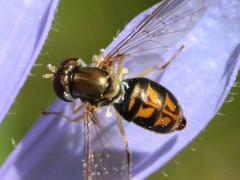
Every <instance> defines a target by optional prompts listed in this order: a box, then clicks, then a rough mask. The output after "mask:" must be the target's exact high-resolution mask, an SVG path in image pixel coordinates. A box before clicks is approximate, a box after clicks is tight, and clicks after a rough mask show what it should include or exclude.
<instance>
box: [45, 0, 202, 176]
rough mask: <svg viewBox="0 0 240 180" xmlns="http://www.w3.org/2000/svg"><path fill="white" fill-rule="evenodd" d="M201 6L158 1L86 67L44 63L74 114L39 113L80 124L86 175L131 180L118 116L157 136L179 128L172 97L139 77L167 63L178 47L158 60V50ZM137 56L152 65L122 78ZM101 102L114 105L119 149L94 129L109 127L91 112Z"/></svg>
mask: <svg viewBox="0 0 240 180" xmlns="http://www.w3.org/2000/svg"><path fill="white" fill-rule="evenodd" d="M204 9H205V7H204V0H163V1H161V2H160V3H158V4H156V5H155V6H153V7H152V8H150V9H148V10H146V11H144V12H143V13H141V14H140V15H139V16H137V17H136V18H135V19H133V20H132V21H131V22H130V23H129V25H127V26H126V27H125V29H124V30H123V31H122V32H121V33H120V34H119V35H118V37H117V38H116V39H115V40H114V41H113V42H112V43H111V44H110V46H109V47H108V48H106V49H105V50H101V51H100V55H98V56H94V57H93V60H92V63H91V64H90V65H85V63H84V62H83V61H82V60H81V59H79V58H69V59H66V60H64V61H63V62H62V63H61V64H60V65H59V66H58V67H57V68H56V67H54V66H52V65H50V64H49V65H48V69H49V70H50V71H51V72H52V73H51V74H46V75H44V78H49V77H53V88H54V91H55V93H56V94H57V96H58V97H59V98H61V99H62V100H64V101H68V102H72V101H73V110H72V112H73V114H79V115H78V116H77V117H76V118H75V119H70V118H69V117H67V116H66V115H64V114H62V113H61V112H45V113H44V114H60V115H62V116H64V117H65V118H66V119H69V120H70V121H72V122H79V121H83V122H84V144H85V145H84V151H85V154H84V160H83V172H84V177H85V178H86V179H130V178H131V155H130V150H129V147H128V140H127V137H126V135H125V132H124V128H123V124H122V118H124V119H125V120H126V121H129V122H133V123H135V124H137V125H138V126H140V127H143V128H145V129H147V130H150V131H152V132H155V133H159V134H162V133H170V132H174V131H175V130H182V129H183V128H184V127H185V125H186V119H185V117H184V115H183V110H182V108H181V106H180V105H179V103H178V100H177V99H176V97H175V96H174V95H173V94H172V93H171V92H170V91H169V90H168V89H166V88H165V87H163V86H161V85H160V84H158V83H157V82H155V81H153V80H150V79H148V78H145V76H146V75H147V74H149V73H151V72H153V71H155V70H158V71H160V72H163V71H164V70H165V69H166V68H167V67H168V66H169V64H170V63H171V62H172V61H173V60H174V59H175V58H176V56H177V55H178V54H179V53H180V52H181V50H182V49H183V48H184V46H181V47H180V48H179V49H178V50H177V51H176V52H175V53H174V54H173V56H172V57H171V58H170V59H168V60H165V61H164V62H162V63H161V62H160V60H161V54H162V53H163V52H164V51H166V50H167V49H168V48H169V47H171V46H172V45H173V44H174V43H176V41H177V40H178V39H179V37H181V36H182V34H183V33H186V32H187V31H188V30H189V29H190V28H191V27H192V26H193V25H194V24H195V23H196V20H197V19H198V18H199V17H200V16H201V15H202V13H203V12H204ZM146 57H147V59H144V58H146ZM142 60H148V61H149V60H150V61H154V63H155V64H156V65H155V66H153V67H144V68H145V70H143V71H141V72H138V74H135V75H134V76H133V77H131V78H124V74H125V73H127V69H126V68H125V66H126V65H127V63H133V64H137V63H139V62H142ZM140 66H141V64H140ZM129 70H130V72H131V69H129ZM76 99H80V100H81V102H82V103H81V104H80V105H79V106H76V105H75V104H76V103H74V101H75V100H76ZM104 106H113V107H114V109H115V112H116V116H117V124H118V128H119V130H120V134H121V137H122V141H123V144H124V149H123V153H121V152H120V153H119V152H117V150H118V148H115V147H114V146H115V145H114V143H112V142H111V137H108V134H107V133H106V134H104V133H103V135H101V137H100V136H99V133H98V132H100V131H105V130H106V131H107V130H109V129H111V125H109V126H108V127H106V126H105V127H104V125H103V123H102V122H103V118H99V117H98V116H97V111H98V110H99V109H100V108H101V107H104ZM107 113H108V114H107V116H109V111H107ZM115 144H116V143H115ZM116 163H118V164H117V165H116Z"/></svg>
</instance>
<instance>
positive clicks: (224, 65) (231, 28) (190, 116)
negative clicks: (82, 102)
mask: <svg viewBox="0 0 240 180" xmlns="http://www.w3.org/2000/svg"><path fill="white" fill-rule="evenodd" d="M239 9H240V2H239V1H238V0H231V1H225V0H218V1H214V3H213V5H212V6H210V7H209V9H208V11H207V12H206V13H205V14H204V16H203V17H202V18H201V20H200V21H199V22H198V24H197V25H196V26H195V27H194V28H193V29H192V30H191V32H189V33H188V34H187V35H186V36H185V37H184V38H183V39H182V40H181V42H179V43H178V44H177V45H176V47H179V46H180V45H181V44H184V45H185V46H186V48H185V49H184V51H182V52H181V54H180V55H179V56H178V58H177V60H176V61H174V62H173V64H171V66H170V67H169V68H168V69H167V70H166V71H165V72H164V73H163V74H162V75H161V78H160V79H159V82H160V83H161V84H162V85H164V86H165V87H167V88H168V89H169V90H170V91H171V92H172V93H173V94H174V95H175V96H176V97H177V98H178V99H179V101H180V104H181V105H182V108H183V110H184V114H185V116H186V119H187V121H188V125H187V127H186V129H184V130H183V131H181V132H176V133H172V134H168V135H162V136H161V135H158V134H153V133H151V132H149V131H146V130H144V129H141V128H139V127H137V126H135V125H133V124H129V123H125V131H126V133H127V137H128V140H129V146H130V149H131V151H132V152H133V160H132V161H133V169H132V178H133V179H143V178H145V177H147V176H148V175H150V174H151V173H153V172H154V171H156V170H157V169H158V168H160V167H161V166H163V165H164V164H165V163H166V162H167V161H169V160H170V159H171V158H172V157H173V156H174V155H176V154H177V153H178V152H179V151H180V150H181V149H182V148H184V147H185V146H186V145H187V144H188V143H189V142H191V141H192V140H193V138H195V137H196V136H197V135H198V134H199V133H200V132H201V131H202V130H203V129H204V128H205V127H206V125H207V124H208V122H209V121H210V120H211V119H212V118H213V117H214V116H215V115H216V113H217V112H218V110H219V108H220V107H221V105H222V104H223V102H224V100H225V98H226V96H227V94H228V93H229V91H230V89H231V87H232V85H233V84H234V81H235V79H236V76H237V73H238V70H239V67H240V56H239V55H240V34H239V32H240V25H239V23H238V21H239V19H240V12H239V11H238V10H239ZM123 33H124V32H123ZM175 49H176V48H173V50H171V51H169V52H168V53H166V54H164V57H165V58H167V57H171V54H172V53H174V51H175ZM29 66H30V67H31V65H29ZM128 66H129V69H130V68H131V67H132V68H135V69H134V70H136V71H137V68H138V67H136V65H135V64H131V63H130V64H128ZM153 76H154V74H153ZM154 77H155V76H154ZM155 79H157V78H156V77H155ZM4 93H6V92H4ZM70 109H71V105H69V104H68V103H65V102H62V101H60V100H57V101H56V102H55V103H54V104H53V105H52V106H51V108H50V109H49V111H50V112H51V111H58V112H64V113H65V114H69V111H70ZM61 119H62V118H61V117H58V116H42V117H40V119H39V120H38V121H37V122H36V124H35V125H34V126H33V128H32V129H31V130H30V131H29V132H28V133H27V135H26V136H25V137H24V139H23V140H22V141H21V142H20V143H19V144H18V146H17V147H16V149H15V150H14V152H13V153H12V154H11V155H10V156H9V158H8V159H7V160H6V162H5V164H4V165H3V166H2V167H1V170H0V177H1V179H24V180H25V179H80V177H82V174H83V172H82V169H81V168H80V167H82V153H83V148H82V147H83V142H82V137H81V133H82V125H81V123H79V124H73V123H69V122H66V121H65V120H61ZM113 120H114V119H113ZM109 135H111V134H109ZM146 143H147V145H146Z"/></svg>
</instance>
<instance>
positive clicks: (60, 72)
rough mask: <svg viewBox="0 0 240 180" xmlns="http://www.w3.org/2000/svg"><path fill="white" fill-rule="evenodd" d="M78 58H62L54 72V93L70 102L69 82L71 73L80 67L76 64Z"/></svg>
mask: <svg viewBox="0 0 240 180" xmlns="http://www.w3.org/2000/svg"><path fill="white" fill-rule="evenodd" d="M78 61H79V59H78V58H69V59H66V60H64V61H63V62H62V63H61V64H60V65H59V67H58V69H57V72H56V73H55V74H54V79H53V89H54V91H55V93H56V95H57V96H58V97H59V98H60V99H62V100H64V101H67V102H71V101H72V100H71V95H70V92H68V91H69V84H70V83H71V82H69V81H70V76H71V73H72V72H73V71H74V70H75V69H76V68H81V66H79V64H78Z"/></svg>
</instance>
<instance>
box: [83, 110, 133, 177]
mask: <svg viewBox="0 0 240 180" xmlns="http://www.w3.org/2000/svg"><path fill="white" fill-rule="evenodd" d="M110 122H111V123H110ZM84 139H85V145H84V148H85V149H84V151H85V158H84V162H83V168H84V176H85V179H93V180H94V179H97V180H101V179H104V180H108V179H109V180H110V179H111V180H112V179H119V180H120V179H121V180H122V179H126V180H127V179H129V177H130V172H129V169H130V167H129V166H130V164H129V163H128V161H127V155H126V151H125V149H124V147H125V146H124V144H123V142H122V139H121V134H120V132H119V130H118V127H117V125H116V123H114V122H113V121H109V119H103V118H101V119H100V120H98V118H97V115H96V114H91V113H90V114H89V116H88V117H87V118H85V119H84Z"/></svg>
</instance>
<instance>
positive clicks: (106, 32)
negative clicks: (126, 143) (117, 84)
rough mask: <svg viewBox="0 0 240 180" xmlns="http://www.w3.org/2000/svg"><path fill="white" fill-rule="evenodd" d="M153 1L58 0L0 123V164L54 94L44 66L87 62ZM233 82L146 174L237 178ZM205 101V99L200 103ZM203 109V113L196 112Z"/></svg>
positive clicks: (199, 179) (239, 151)
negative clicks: (204, 122)
mask: <svg viewBox="0 0 240 180" xmlns="http://www.w3.org/2000/svg"><path fill="white" fill-rule="evenodd" d="M157 2H158V1H157V0H131V1H128V0H101V1H99V0H91V1H86V0H71V1H67V0H62V1H61V2H60V4H59V7H58V10H57V13H56V18H55V21H54V24H53V26H52V30H51V32H50V34H49V38H48V40H47V42H46V44H45V46H44V48H43V50H42V53H41V54H40V56H39V58H38V61H37V63H38V64H42V65H43V66H35V67H33V69H32V72H31V73H32V76H30V77H29V78H28V80H27V81H26V84H25V85H24V87H23V89H22V90H21V92H20V94H19V95H18V97H17V99H16V101H15V103H14V104H13V106H12V108H11V109H10V111H9V113H8V115H7V117H6V118H5V121H4V122H3V123H2V124H1V125H0V150H1V151H0V152H1V153H0V162H1V163H3V162H4V160H5V159H6V157H7V155H8V154H9V153H10V152H11V151H12V150H13V149H14V144H15V143H18V142H19V141H20V140H21V138H22V137H23V136H24V134H25V133H26V131H27V130H28V129H29V128H31V126H32V124H33V123H34V122H35V120H36V119H37V118H38V116H39V115H40V113H41V111H43V110H44V109H46V108H47V107H48V106H49V105H50V104H51V103H52V102H53V100H54V99H55V98H56V97H55V95H54V92H53V91H52V84H51V81H49V80H44V79H42V78H41V76H42V74H44V73H46V72H47V69H46V66H45V65H46V64H47V63H50V62H51V63H52V64H58V63H59V62H60V61H62V60H63V59H64V58H68V57H80V58H82V59H84V60H85V61H88V62H89V61H90V60H91V57H92V55H93V54H98V52H99V49H100V48H104V47H106V46H107V45H108V44H109V43H110V42H111V41H112V38H113V37H114V36H115V35H116V32H117V31H118V30H120V29H122V28H123V27H124V25H126V23H127V22H128V21H129V20H131V19H132V18H133V17H134V16H136V15H137V14H138V13H139V12H141V11H143V10H145V9H146V8H147V7H150V6H152V5H153V4H155V3H157ZM238 91H239V87H238V86H237V85H236V87H235V88H233V90H232V94H230V95H229V97H228V101H230V102H229V103H227V102H226V103H225V104H224V106H223V108H222V109H221V111H220V114H219V115H217V116H216V118H215V119H214V120H213V121H212V122H211V123H210V124H209V126H208V127H207V128H206V129H205V130H204V131H203V132H202V133H201V134H200V135H199V136H198V137H197V138H196V139H195V140H194V141H193V142H192V143H191V144H190V145H189V146H188V147H187V148H185V149H184V150H183V151H182V152H181V153H179V154H178V155H177V156H176V157H175V158H174V159H173V160H171V161H170V162H169V163H168V164H166V165H165V167H163V168H162V169H160V170H159V171H158V172H156V173H155V174H153V175H152V176H151V177H149V179H150V180H154V179H165V178H167V179H169V180H170V179H171V180H175V179H178V180H183V179H184V180H188V179H195V180H225V179H228V180H235V179H239V174H240V173H239V170H240V158H239V155H240V141H239V140H238V137H239V135H240V133H239V125H240V121H239V119H238V118H239V116H240V110H239V107H238V105H239V104H240V96H239V95H238V94H237V92H238ZM206 103H207V102H206ZM201 113H204V112H201Z"/></svg>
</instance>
